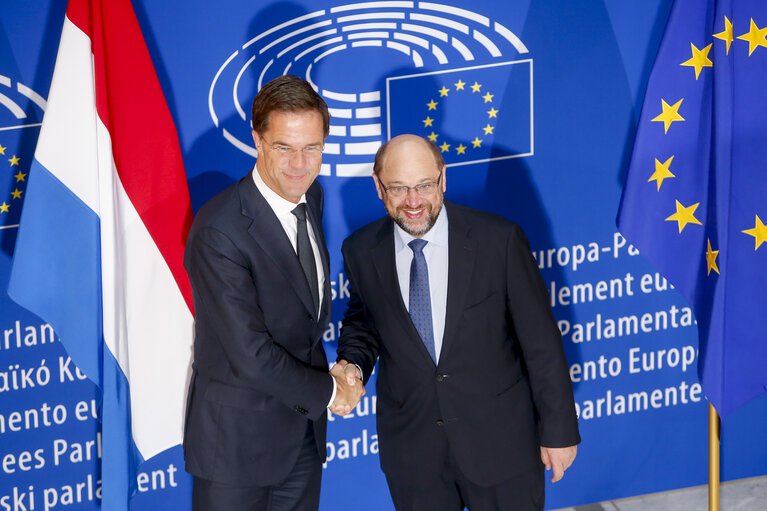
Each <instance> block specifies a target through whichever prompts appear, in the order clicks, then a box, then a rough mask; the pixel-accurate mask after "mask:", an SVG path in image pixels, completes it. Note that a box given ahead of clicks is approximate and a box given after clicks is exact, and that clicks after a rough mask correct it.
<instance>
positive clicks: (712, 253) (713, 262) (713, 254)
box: [706, 239, 719, 275]
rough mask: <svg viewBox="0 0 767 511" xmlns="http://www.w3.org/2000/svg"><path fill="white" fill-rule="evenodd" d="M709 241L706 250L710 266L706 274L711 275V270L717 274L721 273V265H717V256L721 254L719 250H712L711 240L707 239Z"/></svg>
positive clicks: (707, 263)
mask: <svg viewBox="0 0 767 511" xmlns="http://www.w3.org/2000/svg"><path fill="white" fill-rule="evenodd" d="M706 241H707V242H708V250H706V265H707V266H708V273H707V274H706V275H711V270H714V271H715V272H716V273H717V275H719V267H718V266H717V265H716V258H717V256H719V251H718V250H711V240H710V239H708V240H706Z"/></svg>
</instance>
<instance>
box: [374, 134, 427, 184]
mask: <svg viewBox="0 0 767 511" xmlns="http://www.w3.org/2000/svg"><path fill="white" fill-rule="evenodd" d="M439 170H440V169H438V168H437V164H436V162H435V161H434V155H432V153H431V151H430V150H429V148H428V147H426V145H425V144H423V143H420V142H416V141H409V140H408V141H404V142H400V143H397V144H394V145H392V146H389V148H388V150H387V152H386V156H385V158H384V161H383V167H382V169H381V178H382V179H384V180H385V181H387V182H389V183H395V182H396V183H417V182H420V181H429V180H432V179H436V178H437V175H438V174H439Z"/></svg>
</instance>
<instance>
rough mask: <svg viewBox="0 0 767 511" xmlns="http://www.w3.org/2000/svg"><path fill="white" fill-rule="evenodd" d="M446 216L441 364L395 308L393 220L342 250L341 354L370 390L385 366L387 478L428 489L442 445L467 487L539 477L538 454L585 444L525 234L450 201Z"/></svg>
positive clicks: (398, 298)
mask: <svg viewBox="0 0 767 511" xmlns="http://www.w3.org/2000/svg"><path fill="white" fill-rule="evenodd" d="M445 208H446V211H447V214H448V221H449V227H448V237H449V238H448V259H449V261H448V265H449V269H448V275H447V276H446V277H447V279H448V288H447V289H448V291H447V314H446V320H445V334H444V337H443V344H442V351H441V354H440V358H439V362H438V364H437V365H436V366H435V364H434V362H433V361H432V359H431V357H430V356H429V353H428V351H427V350H426V348H425V347H424V345H423V343H422V342H421V340H420V337H419V336H418V332H417V331H416V329H415V327H414V326H413V323H412V321H411V320H410V317H409V315H408V312H407V309H406V308H405V304H404V302H403V300H402V295H401V292H400V289H399V284H398V280H397V269H396V262H395V255H394V227H393V222H392V221H391V219H389V218H388V217H386V218H382V219H380V220H378V221H376V222H373V223H372V224H369V225H367V226H365V227H363V228H361V229H359V230H358V231H356V232H355V233H353V234H352V235H351V236H349V238H347V239H346V241H345V242H344V245H343V249H342V250H343V255H344V262H345V265H346V273H347V277H348V279H349V282H350V293H351V296H350V299H349V306H348V310H347V312H346V314H345V317H344V322H343V329H342V331H341V336H340V339H339V346H338V356H339V359H346V360H348V361H349V362H353V363H355V364H358V365H359V366H360V367H361V368H362V371H363V376H364V379H365V381H367V378H369V377H370V374H371V371H372V370H373V366H374V364H375V362H376V358H378V357H380V363H379V372H378V380H377V387H376V389H377V395H378V407H377V424H378V440H379V449H380V458H381V467H382V468H383V470H384V472H385V473H386V475H387V477H389V478H393V479H395V480H396V481H399V482H404V483H407V484H413V485H428V484H430V482H432V481H433V480H434V479H435V478H437V477H438V476H439V475H440V474H441V472H442V470H443V468H444V466H445V455H446V450H447V446H448V445H449V449H450V454H451V456H452V457H453V459H454V460H455V463H456V464H457V466H458V468H459V469H460V470H461V472H462V473H463V474H464V475H465V476H466V477H467V478H468V479H470V480H471V481H473V482H474V483H476V484H479V485H482V486H490V485H496V484H498V483H500V482H502V481H504V480H506V479H509V478H511V477H513V476H514V475H516V474H518V473H519V472H521V471H524V470H534V469H536V468H537V467H539V466H540V463H541V458H540V448H539V446H540V445H544V446H547V447H567V446H570V445H575V444H577V443H578V442H579V441H580V437H579V435H578V424H577V418H576V414H575V405H574V402H573V392H572V386H571V384H570V379H569V375H568V371H567V362H566V359H565V354H564V349H563V346H562V338H561V335H560V332H559V329H558V328H557V324H556V322H555V320H554V316H553V314H552V312H551V308H550V307H549V305H548V303H549V296H548V293H547V291H546V288H545V285H544V283H543V280H542V278H541V276H540V273H539V272H538V268H537V265H536V263H535V260H534V259H533V257H532V254H531V253H530V247H529V244H528V242H527V238H526V237H525V235H524V233H523V232H522V229H521V228H520V227H519V226H518V225H516V224H514V223H512V222H510V221H508V220H506V219H504V218H502V217H500V216H497V215H493V214H490V213H486V212H482V211H478V210H475V209H470V208H465V207H462V206H458V205H455V204H451V203H449V202H447V201H445ZM444 277H445V276H442V278H444ZM432 278H434V276H432ZM445 439H447V442H446V441H445Z"/></svg>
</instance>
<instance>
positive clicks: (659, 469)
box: [0, 0, 767, 510]
mask: <svg viewBox="0 0 767 511" xmlns="http://www.w3.org/2000/svg"><path fill="white" fill-rule="evenodd" d="M134 7H135V9H136V12H137V15H138V17H139V21H140V23H141V26H142V29H143V31H144V37H145V38H146V41H147V45H148V47H149V50H150V53H151V54H152V58H153V60H154V64H155V67H156V69H157V73H158V75H159V78H160V81H161V83H162V86H163V90H164V92H165V95H166V98H167V101H168V104H169V106H170V110H171V112H172V114H173V117H174V119H175V121H176V125H177V128H178V133H179V138H180V141H181V148H182V151H183V156H184V162H185V166H186V172H187V176H188V180H189V189H190V193H191V197H192V202H193V207H194V209H195V210H196V209H198V208H199V207H200V206H201V205H202V204H203V203H204V202H205V201H206V200H207V199H208V198H210V197H211V196H212V195H214V194H215V193H216V192H218V191H220V190H221V189H223V188H224V187H226V186H227V185H229V184H230V183H232V182H234V181H235V180H236V179H238V178H239V177H241V176H242V175H244V174H245V173H246V172H248V171H249V169H251V168H252V166H253V163H254V150H253V149H252V148H251V143H252V141H251V139H250V134H249V128H248V120H249V113H248V112H249V104H250V101H251V100H252V97H253V95H254V94H255V92H256V91H257V90H258V87H259V85H260V84H262V83H265V82H266V81H268V80H269V79H271V78H274V77H276V76H278V75H280V74H284V73H286V72H289V73H292V74H297V75H299V76H302V77H305V78H307V79H309V80H310V81H311V82H312V83H314V84H315V85H316V86H317V88H318V90H319V91H320V92H321V93H322V95H323V96H324V97H325V99H326V101H327V102H328V104H329V106H330V107H331V112H332V115H333V121H332V123H331V124H332V126H333V127H332V129H331V135H330V137H329V138H328V141H327V145H326V153H325V156H324V158H323V162H324V164H323V171H322V175H321V176H320V178H319V179H320V181H321V182H322V184H323V186H324V188H325V192H326V216H325V226H326V233H327V238H328V244H329V248H330V252H331V258H332V261H331V280H332V286H333V298H334V301H333V307H334V309H333V321H332V322H331V325H330V327H329V328H328V330H327V332H326V334H325V346H326V349H327V351H328V353H329V358H334V351H335V347H336V338H337V334H338V329H339V322H340V319H341V317H342V314H343V310H344V305H345V301H346V299H347V297H348V281H347V280H346V278H345V276H344V274H343V262H342V260H341V257H340V246H341V242H342V241H343V239H344V238H345V237H346V236H347V235H348V234H349V233H350V232H352V231H353V230H354V229H356V228H357V227H360V226H362V225H364V224H365V223H367V222H369V221H371V220H373V219H375V218H378V217H379V216H381V215H382V214H384V210H383V207H382V206H381V204H380V202H379V200H378V198H377V197H376V194H375V190H374V187H373V183H372V180H371V179H370V178H369V177H367V176H369V175H370V170H371V165H372V159H373V156H372V155H373V154H374V152H375V149H376V148H377V146H378V145H379V144H380V142H381V141H382V140H385V139H387V138H389V137H390V136H393V135H395V134H397V133H403V132H414V133H419V134H422V135H423V136H429V137H432V138H433V139H434V140H436V142H437V144H439V145H440V147H442V150H443V152H444V155H445V158H446V161H447V163H448V164H449V169H448V177H449V179H448V189H447V197H448V198H449V199H450V200H452V201H454V202H458V203H462V204H466V205H470V206H474V207H478V208H483V209H487V210H491V211H494V212H496V213H499V214H502V215H504V216H506V217H508V218H511V219H513V220H514V221H516V222H518V223H519V224H521V225H522V226H523V227H524V229H525V231H526V232H527V235H528V237H529V238H530V241H531V244H532V248H533V251H534V255H535V257H536V259H537V260H538V262H539V266H540V268H541V271H542V273H543V276H544V279H545V281H546V284H547V286H548V287H549V291H550V293H551V304H552V307H553V309H554V312H555V315H556V317H557V320H558V321H559V326H560V329H561V330H562V333H563V340H564V343H565V349H566V352H567V356H568V361H569V364H570V374H571V378H572V381H573V385H574V389H575V399H576V403H577V405H578V407H579V412H580V427H581V434H582V437H583V443H582V444H581V446H580V447H579V455H578V459H577V460H576V462H575V465H574V466H573V467H572V468H571V469H570V470H569V471H568V472H567V474H566V477H565V478H564V480H563V481H561V482H559V483H556V484H555V485H550V486H549V487H548V489H547V491H548V493H547V508H549V509H553V508H559V507H564V506H572V505H577V504H583V503H588V502H594V501H600V500H605V499H612V498H620V497H626V496H630V495H637V494H642V493H648V492H655V491H661V490H668V489H673V488H680V487H686V486H692V485H699V484H704V483H705V482H706V474H707V468H706V464H707V447H706V445H707V444H706V436H707V403H706V400H705V397H704V396H703V395H702V393H701V390H700V386H699V384H698V379H697V375H696V362H697V330H696V326H695V321H694V317H693V315H692V313H691V311H690V309H689V305H688V304H687V303H686V302H685V301H684V299H683V298H682V297H681V296H680V295H679V294H678V293H677V292H676V291H675V290H674V289H673V288H672V287H671V286H670V285H668V283H667V282H666V281H665V280H664V279H663V278H662V277H661V276H660V275H658V274H657V273H656V272H655V270H654V269H653V268H652V267H651V266H649V265H648V264H647V263H646V262H645V261H644V260H643V259H642V256H641V255H640V254H638V252H637V251H636V250H635V249H633V247H631V246H630V245H629V244H628V243H626V242H625V240H624V239H623V238H622V237H621V236H620V235H619V234H618V233H617V232H616V228H615V215H616V211H617V206H618V202H619V199H620V192H621V187H622V179H623V174H624V173H625V171H626V167H627V165H628V159H629V157H630V154H631V148H632V140H633V136H634V132H635V124H636V120H637V118H638V115H639V111H640V109H641V105H642V99H643V94H644V88H645V86H646V82H647V78H648V76H649V72H650V69H651V66H652V62H653V58H654V56H655V52H656V50H657V48H658V45H659V43H660V39H661V37H662V33H663V28H664V26H665V22H666V19H667V17H668V13H669V10H670V7H671V1H670V0H647V1H644V2H621V1H617V0H582V1H580V2H569V1H555V2H552V1H549V0H515V1H512V2H504V3H503V6H502V7H499V4H498V2H493V1H491V0H475V1H473V2H465V1H459V0H451V1H449V2H444V3H440V4H434V3H426V2H410V1H396V2H393V1H388V2H374V3H363V4H359V3H344V2H343V1H325V0H321V1H313V2H309V1H295V2H247V1H244V0H228V1H226V2H219V3H213V2H207V1H202V0H185V1H183V2H182V1H179V0H168V1H165V2H150V1H146V0H135V1H134ZM65 9H66V2H65V1H63V0H37V1H34V2H20V3H13V4H6V5H3V6H2V7H0V105H2V106H1V107H0V203H2V204H3V207H2V208H0V210H1V211H2V212H1V213H0V290H2V291H0V334H1V335H0V509H4V510H5V509H8V510H11V509H13V510H24V509H34V510H38V509H46V510H47V509H57V508H67V509H94V508H96V507H98V503H99V495H100V481H99V479H98V475H97V474H98V463H99V459H100V449H99V442H98V440H99V439H98V435H97V429H98V428H97V422H96V417H97V413H98V406H97V402H98V396H97V395H96V392H95V390H94V388H93V386H92V384H91V383H90V382H89V381H88V380H87V379H86V377H85V375H83V374H82V373H80V372H79V371H78V370H77V369H76V367H75V366H74V364H72V363H71V362H69V360H68V357H67V354H66V353H65V351H64V350H63V349H62V347H61V345H60V343H59V341H58V338H57V337H56V335H55V333H54V332H53V331H52V330H51V329H50V327H48V326H47V325H46V324H45V323H44V322H43V321H42V320H40V319H39V318H37V317H35V316H33V315H31V314H30V313H28V312H27V311H25V310H23V309H21V308H19V307H18V306H17V305H15V304H14V303H13V302H12V301H11V300H10V299H9V298H8V296H7V295H6V294H5V289H6V286H7V282H8V272H9V268H10V261H11V258H12V256H13V246H14V241H15V236H16V231H17V229H16V224H18V220H19V213H20V211H21V208H22V204H23V198H24V190H25V185H26V177H27V174H28V170H29V165H30V162H31V160H32V156H33V153H34V146H35V141H36V138H37V134H38V130H39V123H40V121H41V119H42V116H43V113H44V110H45V98H46V96H47V92H48V88H49V85H50V78H51V74H52V71H53V65H54V60H55V54H56V49H57V46H58V41H59V36H60V33H61V26H62V21H63V17H64V12H65ZM462 83H463V85H460V84H462ZM146 171H147V172H151V171H152V169H147V170H146ZM40 250H41V251H43V252H46V251H55V250H57V247H55V246H41V247H40ZM61 300H62V302H66V300H67V297H65V296H62V297H61ZM375 413H376V398H375V387H374V382H371V383H370V384H369V385H368V394H367V396H365V398H364V400H363V402H362V403H361V404H360V406H359V407H358V408H357V409H356V410H355V411H354V413H353V414H352V415H350V416H348V417H345V418H340V417H332V422H331V424H330V431H329V438H328V446H327V448H328V462H327V467H326V470H325V473H324V480H323V492H322V504H321V507H322V508H323V509H330V508H331V506H333V505H334V500H336V499H339V498H351V499H352V500H351V502H356V503H361V502H364V503H365V504H364V506H365V508H366V509H372V510H389V509H392V505H391V501H390V499H389V496H388V491H387V489H386V486H385V482H384V479H383V476H382V474H381V472H380V470H379V468H378V457H377V437H376V428H375ZM766 422H767V399H764V398H762V399H758V400H756V401H754V402H752V403H750V404H748V405H747V406H745V407H744V408H742V409H741V410H739V411H737V412H736V413H734V414H733V415H732V416H731V417H729V418H728V419H727V421H726V422H725V423H724V425H723V440H722V474H723V479H725V480H729V479H736V478H742V477H749V476H754V475H760V474H765V473H767V437H765V435H764V434H763V431H764V427H765V423H766ZM138 488H139V493H138V494H137V496H136V497H135V498H134V499H133V503H132V506H133V508H134V509H137V510H138V509H141V510H152V509H157V510H159V509H167V508H170V507H171V506H172V508H173V509H186V508H190V479H189V477H188V476H187V475H186V474H185V472H184V470H183V458H182V453H181V449H180V447H176V448H173V449H170V450H169V451H167V452H165V453H163V454H161V455H160V456H158V457H156V458H154V459H152V460H150V461H148V462H147V463H145V464H144V465H143V466H142V469H141V473H140V474H139V479H138Z"/></svg>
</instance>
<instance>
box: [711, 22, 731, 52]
mask: <svg viewBox="0 0 767 511" xmlns="http://www.w3.org/2000/svg"><path fill="white" fill-rule="evenodd" d="M714 37H716V38H717V39H721V40H722V41H725V42H726V43H727V51H726V52H725V55H729V54H730V45H731V44H732V21H730V19H729V18H728V17H727V16H725V17H724V30H723V31H722V32H719V33H718V34H714Z"/></svg>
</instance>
